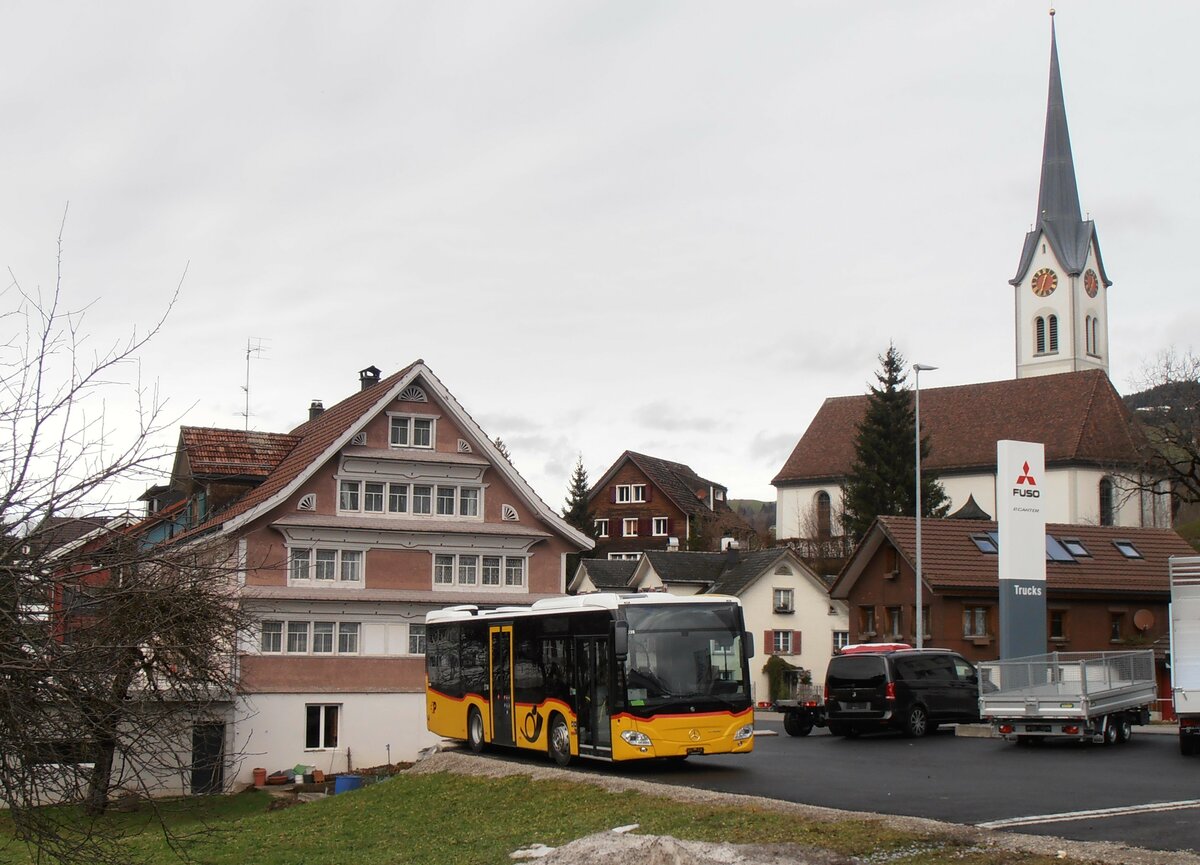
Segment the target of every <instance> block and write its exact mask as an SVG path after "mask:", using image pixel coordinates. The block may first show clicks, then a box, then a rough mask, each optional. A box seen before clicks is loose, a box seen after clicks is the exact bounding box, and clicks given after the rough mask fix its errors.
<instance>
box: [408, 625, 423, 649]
mask: <svg viewBox="0 0 1200 865" xmlns="http://www.w3.org/2000/svg"><path fill="white" fill-rule="evenodd" d="M414 645H415V646H416V647H415V648H414ZM408 654H410V655H424V654H425V626H424V625H422V624H418V623H416V622H414V623H413V624H411V625H409V626H408Z"/></svg>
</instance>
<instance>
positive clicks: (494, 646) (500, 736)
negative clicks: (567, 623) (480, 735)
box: [488, 625, 516, 745]
mask: <svg viewBox="0 0 1200 865" xmlns="http://www.w3.org/2000/svg"><path fill="white" fill-rule="evenodd" d="M488 656H489V660H490V662H491V663H490V664H489V668H490V669H491V682H490V685H491V690H492V741H493V742H495V743H496V744H497V745H513V744H516V739H515V738H514V737H513V678H512V625H503V626H501V627H494V628H488Z"/></svg>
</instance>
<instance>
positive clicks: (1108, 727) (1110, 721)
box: [1104, 715, 1120, 745]
mask: <svg viewBox="0 0 1200 865" xmlns="http://www.w3.org/2000/svg"><path fill="white" fill-rule="evenodd" d="M1119 723H1120V721H1119V720H1118V718H1117V716H1116V715H1108V716H1106V717H1105V719H1104V744H1105V745H1115V744H1117V742H1118V741H1119V739H1118V735H1117V724H1119Z"/></svg>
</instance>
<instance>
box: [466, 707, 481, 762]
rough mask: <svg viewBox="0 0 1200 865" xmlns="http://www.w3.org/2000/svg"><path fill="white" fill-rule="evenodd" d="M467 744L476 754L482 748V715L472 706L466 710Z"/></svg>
mask: <svg viewBox="0 0 1200 865" xmlns="http://www.w3.org/2000/svg"><path fill="white" fill-rule="evenodd" d="M467 745H468V746H469V747H470V749H471V750H472V751H474V752H475V753H476V754H478V753H479V752H480V751H482V750H483V746H484V741H483V715H480V714H479V710H478V709H476V708H475V707H474V706H472V707H471V709H470V711H468V712H467Z"/></svg>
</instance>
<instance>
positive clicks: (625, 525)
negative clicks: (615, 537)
mask: <svg viewBox="0 0 1200 865" xmlns="http://www.w3.org/2000/svg"><path fill="white" fill-rule="evenodd" d="M639 522H640V520H638V518H637V517H625V518H624V519H623V520H621V537H623V538H636V537H637V536H638V523H639ZM630 523H633V531H632V532H631V531H629V524H630Z"/></svg>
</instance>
